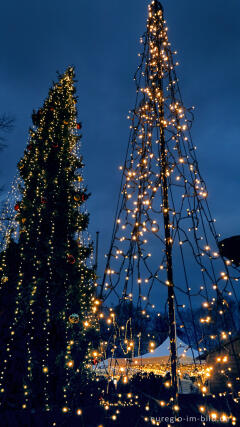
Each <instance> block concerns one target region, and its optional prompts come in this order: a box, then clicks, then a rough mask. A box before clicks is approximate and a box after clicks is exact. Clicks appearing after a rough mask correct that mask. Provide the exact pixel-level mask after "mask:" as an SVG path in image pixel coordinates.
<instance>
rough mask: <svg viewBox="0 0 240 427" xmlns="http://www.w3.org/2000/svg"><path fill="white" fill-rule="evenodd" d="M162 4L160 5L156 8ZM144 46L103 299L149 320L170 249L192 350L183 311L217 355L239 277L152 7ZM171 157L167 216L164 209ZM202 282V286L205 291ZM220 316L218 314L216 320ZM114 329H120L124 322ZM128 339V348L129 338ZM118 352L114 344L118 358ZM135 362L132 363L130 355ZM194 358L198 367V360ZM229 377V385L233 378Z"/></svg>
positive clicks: (226, 333)
mask: <svg viewBox="0 0 240 427" xmlns="http://www.w3.org/2000/svg"><path fill="white" fill-rule="evenodd" d="M155 4H156V5H158V4H159V3H158V2H157V1H156V2H155V3H154V2H153V5H155ZM141 43H142V44H143V53H142V54H140V58H141V63H140V66H139V68H138V71H137V73H136V75H135V77H134V79H135V82H136V86H137V98H136V103H135V107H134V109H133V110H132V111H130V112H129V115H128V119H130V120H131V124H130V137H129V143H128V148H127V153H126V158H125V162H124V165H123V166H121V167H120V169H121V170H122V181H121V188H120V193H119V200H118V204H117V210H116V216H115V224H114V229H113V233H112V240H111V244H110V249H109V252H108V254H107V255H106V258H107V260H106V268H105V272H104V278H103V281H102V284H101V286H100V289H99V297H100V299H101V300H102V302H103V304H104V305H106V306H107V305H108V302H109V301H110V299H111V298H112V300H113V301H114V300H115V301H116V302H118V303H120V304H122V305H123V307H124V303H125V302H134V303H135V304H136V306H137V308H138V310H139V312H140V313H142V316H143V317H145V318H149V317H150V315H151V311H152V309H154V308H155V305H156V304H155V301H153V299H154V298H155V299H156V292H157V289H162V290H163V291H162V292H164V289H165V290H167V289H168V286H169V283H168V281H167V280H166V272H167V258H166V243H168V244H169V246H171V247H172V251H173V253H174V261H175V262H176V261H177V262H176V271H177V273H178V274H175V275H174V289H175V300H176V311H177V313H178V316H179V319H180V321H181V328H183V329H184V331H185V335H186V336H187V340H188V344H189V345H190V344H191V345H192V342H193V341H191V340H190V336H189V333H188V330H187V326H186V319H185V318H184V316H183V314H184V311H183V310H180V307H184V306H185V307H189V309H190V312H191V323H192V329H193V336H194V338H193V340H194V343H195V348H197V349H198V354H199V355H200V353H201V352H202V351H204V350H206V346H205V342H204V340H208V339H209V340H212V341H213V342H215V348H216V347H217V345H222V343H223V342H224V340H226V339H228V340H230V341H231V331H230V330H228V328H229V323H231V325H232V327H233V329H234V328H235V325H234V323H235V322H234V319H233V315H232V312H231V310H230V309H229V305H228V303H227V299H228V298H229V297H231V298H234V300H235V301H236V302H237V304H239V292H238V290H237V288H236V285H237V283H238V280H239V270H238V269H237V268H236V267H234V269H232V268H231V267H232V266H231V262H228V261H224V259H223V258H222V257H221V255H220V254H219V252H218V249H216V248H217V247H218V239H219V235H218V234H217V232H216V230H215V220H214V219H213V218H212V216H211V213H210V209H209V206H208V202H207V197H208V192H207V188H206V185H205V182H204V180H203V179H202V177H201V174H200V171H199V167H198V162H197V158H196V147H195V146H194V144H193V142H192V138H191V133H190V128H191V125H192V121H193V114H192V111H191V110H188V109H186V108H185V107H184V106H183V102H182V97H181V93H180V90H179V84H178V79H177V76H176V71H175V67H176V65H178V63H177V62H175V61H174V59H173V54H172V52H171V47H170V43H169V41H168V36H167V27H166V22H165V21H164V19H163V16H162V11H161V10H160V9H159V8H158V7H157V8H156V11H155V12H154V8H153V7H152V6H150V8H149V17H148V22H147V31H146V33H145V35H144V36H143V37H142V40H141ZM162 134H164V138H165V152H164V156H163V153H162V152H161V144H162V143H161V137H162V136H161V135H162ZM164 158H165V159H166V168H165V169H164V171H165V178H166V180H167V193H168V200H169V207H168V208H167V209H165V207H164V203H163V196H164V182H163V176H162V171H163V161H164ZM165 190H166V188H165ZM167 214H168V215H169V228H170V238H169V241H168V242H166V240H165V239H166V238H165V235H164V226H163V217H164V215H167ZM157 245H158V246H157ZM151 247H153V248H154V251H156V248H157V254H158V255H157V257H158V260H157V261H156V255H155V253H154V251H153V253H152V250H151ZM174 251H175V252H174ZM161 253H162V255H161ZM159 258H160V260H159ZM156 262H157V264H156ZM179 269H180V271H178V270H179ZM194 269H195V271H196V272H197V274H196V275H194V274H193V271H194ZM193 276H194V283H193ZM197 283H200V285H199V287H198V288H197V286H196V285H197ZM159 286H161V288H159ZM153 295H155V296H153ZM201 300H202V302H203V307H204V309H205V310H206V312H207V314H206V317H205V318H203V320H201V319H199V321H196V319H195V318H194V316H193V309H194V307H195V304H196V302H198V304H199V301H200V302H201ZM213 310H215V314H214V316H211V315H210V312H211V311H213ZM215 317H216V319H215ZM214 321H218V322H219V325H221V327H220V331H216V333H215V334H213V333H212V329H213V326H212V325H213V322H214ZM114 322H115V325H114V327H115V328H117V326H116V325H117V323H118V319H117V318H115V321H114ZM199 327H202V333H203V337H204V340H202V341H201V340H199V336H198V334H197V329H198V328H199ZM119 328H121V325H119ZM122 340H123V341H122V342H123V344H124V340H125V337H123V338H122ZM108 346H110V343H108ZM120 346H121V345H120ZM114 348H115V341H114V340H113V342H112V354H113V355H114V353H115V350H114ZM122 348H124V346H122ZM123 354H125V353H124V351H123ZM128 357H129V358H130V357H131V350H129V352H128ZM193 358H194V361H195V356H194V354H193ZM224 372H225V374H226V376H227V377H229V378H230V376H231V375H229V371H227V370H224ZM201 384H202V382H201ZM204 394H205V393H204Z"/></svg>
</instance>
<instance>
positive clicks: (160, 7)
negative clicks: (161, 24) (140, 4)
mask: <svg viewBox="0 0 240 427" xmlns="http://www.w3.org/2000/svg"><path fill="white" fill-rule="evenodd" d="M150 7H151V8H152V9H153V10H154V12H158V11H159V10H161V11H162V12H163V5H162V3H160V1H158V0H153V1H152V3H151V5H150Z"/></svg>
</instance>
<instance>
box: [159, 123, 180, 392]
mask: <svg viewBox="0 0 240 427" xmlns="http://www.w3.org/2000/svg"><path fill="white" fill-rule="evenodd" d="M160 135H161V138H160V144H161V178H162V179H161V182H162V191H163V218H164V232H165V251H166V261H167V285H168V319H169V338H170V356H171V385H172V389H173V397H174V399H175V400H176V398H177V393H178V384H177V333H176V318H175V295H174V283H173V265H172V240H171V233H170V220H169V201H168V183H167V175H166V172H167V158H166V148H165V137H164V130H163V129H162V127H161V130H160Z"/></svg>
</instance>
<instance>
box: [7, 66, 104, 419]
mask: <svg viewBox="0 0 240 427" xmlns="http://www.w3.org/2000/svg"><path fill="white" fill-rule="evenodd" d="M76 103H77V100H76V97H75V88H74V70H73V68H68V69H67V71H66V72H65V74H64V75H63V76H59V80H58V82H57V84H54V85H53V87H52V88H51V89H50V91H49V95H48V97H47V99H46V100H45V102H44V104H43V107H42V108H41V109H39V111H37V112H34V113H33V116H32V119H33V124H34V126H33V128H32V129H30V138H29V143H28V145H27V148H26V150H25V152H24V156H23V158H22V159H21V161H20V162H19V164H18V168H19V172H20V177H21V179H22V184H21V186H20V192H21V197H20V198H19V200H18V201H17V202H16V204H15V206H14V210H15V212H16V221H17V222H18V232H17V240H16V239H15V240H16V242H14V239H10V240H9V241H10V243H9V244H8V247H7V249H6V250H5V252H3V253H2V257H1V288H2V289H1V307H2V306H3V304H4V303H5V304H6V297H7V295H8V291H9V295H10V294H11V305H10V306H9V308H8V309H7V310H6V309H5V314H6V312H7V320H6V315H5V319H4V325H6V324H7V323H8V327H4V331H2V332H4V337H2V342H5V343H6V345H5V346H4V345H2V347H1V363H2V368H1V370H0V371H1V373H0V383H1V385H0V389H1V395H0V398H1V407H2V408H9V407H10V408H11V407H12V408H17V409H18V408H19V409H20V408H21V409H39V410H48V411H49V410H52V409H54V408H60V410H62V411H63V412H70V411H71V410H74V412H75V413H76V411H77V410H78V407H79V406H78V405H79V401H80V399H81V396H82V395H81V384H84V385H85V387H86V381H87V378H89V377H90V375H89V369H88V365H90V364H91V362H92V361H91V357H92V350H91V349H93V348H94V341H95V337H96V335H95V333H96V332H95V331H96V330H95V328H94V325H95V324H94V311H95V310H96V304H95V302H94V287H93V281H94V271H93V269H92V268H91V267H90V263H89V258H90V257H91V252H92V247H91V243H90V242H89V239H88V238H87V237H86V236H85V234H86V233H84V231H86V229H87V226H88V219H89V218H88V214H87V213H86V211H85V208H84V202H85V201H86V200H87V199H88V197H89V194H87V192H86V188H85V186H84V182H83V177H82V168H83V163H82V158H81V157H80V156H79V154H78V151H79V140H80V138H81V136H80V135H79V130H80V129H81V124H80V123H78V122H77V111H76ZM9 254H10V255H11V254H15V255H16V260H15V262H16V265H15V269H14V271H13V272H12V273H11V272H9V265H10V263H11V264H13V263H14V260H13V255H12V256H10V255H9ZM10 273H11V274H10ZM94 307H95V308H94ZM7 321H8V322H7ZM2 329H3V328H2Z"/></svg>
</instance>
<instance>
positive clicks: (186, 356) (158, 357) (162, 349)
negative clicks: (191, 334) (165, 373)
mask: <svg viewBox="0 0 240 427" xmlns="http://www.w3.org/2000/svg"><path fill="white" fill-rule="evenodd" d="M177 355H178V361H179V362H180V363H181V364H193V358H197V357H198V352H197V351H195V350H192V349H191V348H189V346H188V345H187V344H185V343H183V342H182V341H181V340H180V339H179V338H177ZM127 360H129V358H126V359H125V358H116V359H114V358H113V359H111V358H110V359H107V360H104V361H102V362H100V363H99V364H98V369H104V368H105V369H106V368H109V367H115V366H116V364H117V365H119V366H123V365H126V364H127ZM132 361H133V362H134V365H135V364H136V363H137V364H139V363H140V364H147V365H149V364H152V363H157V364H159V363H160V364H161V363H162V364H168V363H169V362H170V339H169V337H168V338H167V339H166V340H165V341H164V342H163V343H162V344H161V345H160V346H159V347H157V348H156V349H155V350H154V351H153V352H151V353H146V354H144V355H142V356H138V357H134V358H133V359H132Z"/></svg>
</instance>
